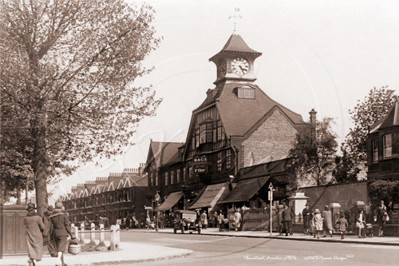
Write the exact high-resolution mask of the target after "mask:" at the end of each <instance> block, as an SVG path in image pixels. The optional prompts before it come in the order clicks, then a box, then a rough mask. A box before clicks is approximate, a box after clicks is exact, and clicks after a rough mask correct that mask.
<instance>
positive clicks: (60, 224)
mask: <svg viewBox="0 0 399 266" xmlns="http://www.w3.org/2000/svg"><path fill="white" fill-rule="evenodd" d="M62 207H63V205H62V202H57V203H56V204H55V210H54V212H53V214H51V215H50V217H49V218H50V220H51V223H52V225H53V232H54V242H55V248H56V251H57V253H58V259H59V263H57V264H56V265H62V266H64V265H66V264H65V263H64V252H65V251H66V249H67V239H68V235H70V236H71V238H72V233H71V226H70V224H69V220H68V215H67V213H66V212H65V211H64V210H63V209H62Z"/></svg>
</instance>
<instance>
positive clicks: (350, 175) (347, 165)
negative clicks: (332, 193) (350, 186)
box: [332, 148, 360, 183]
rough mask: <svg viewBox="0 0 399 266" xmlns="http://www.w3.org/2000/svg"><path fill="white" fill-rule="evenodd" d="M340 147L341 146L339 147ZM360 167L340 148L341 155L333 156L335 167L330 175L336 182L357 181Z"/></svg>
mask: <svg viewBox="0 0 399 266" xmlns="http://www.w3.org/2000/svg"><path fill="white" fill-rule="evenodd" d="M341 149H342V148H341ZM359 173H360V168H359V167H357V166H356V165H355V164H354V161H353V160H351V158H349V156H348V154H347V152H346V151H345V150H342V156H338V155H337V156H336V157H335V167H334V170H333V172H332V175H333V177H334V179H335V181H336V182H337V183H346V182H355V181H358V174H359Z"/></svg>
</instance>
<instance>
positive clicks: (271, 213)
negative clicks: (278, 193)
mask: <svg viewBox="0 0 399 266" xmlns="http://www.w3.org/2000/svg"><path fill="white" fill-rule="evenodd" d="M273 191H274V189H273V184H272V183H271V182H270V184H269V202H270V205H269V206H270V208H269V209H270V222H269V230H270V236H272V232H273V225H272V221H273V217H272V215H273V212H272V205H273Z"/></svg>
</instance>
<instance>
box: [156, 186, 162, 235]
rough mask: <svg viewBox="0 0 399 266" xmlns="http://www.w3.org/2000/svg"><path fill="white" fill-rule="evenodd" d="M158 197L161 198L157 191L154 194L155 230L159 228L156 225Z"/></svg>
mask: <svg viewBox="0 0 399 266" xmlns="http://www.w3.org/2000/svg"><path fill="white" fill-rule="evenodd" d="M160 199H161V197H160V196H159V194H158V191H157V194H155V231H156V232H158V229H159V227H158V202H159V200H160Z"/></svg>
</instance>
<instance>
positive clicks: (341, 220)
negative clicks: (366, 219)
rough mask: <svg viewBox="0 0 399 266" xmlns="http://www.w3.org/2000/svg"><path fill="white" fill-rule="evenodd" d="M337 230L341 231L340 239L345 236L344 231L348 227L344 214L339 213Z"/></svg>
mask: <svg viewBox="0 0 399 266" xmlns="http://www.w3.org/2000/svg"><path fill="white" fill-rule="evenodd" d="M337 224H338V228H339V231H340V232H341V239H344V238H345V233H346V230H347V228H348V221H347V220H346V219H345V214H343V213H341V216H340V218H339V220H338V221H337Z"/></svg>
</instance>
